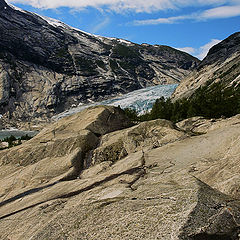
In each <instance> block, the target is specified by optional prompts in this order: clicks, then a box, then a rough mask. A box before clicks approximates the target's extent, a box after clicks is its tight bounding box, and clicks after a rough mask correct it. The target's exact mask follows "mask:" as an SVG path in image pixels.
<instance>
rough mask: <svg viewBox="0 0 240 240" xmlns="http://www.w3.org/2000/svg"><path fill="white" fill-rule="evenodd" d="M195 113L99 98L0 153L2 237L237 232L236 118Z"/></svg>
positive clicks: (191, 237) (193, 239)
mask: <svg viewBox="0 0 240 240" xmlns="http://www.w3.org/2000/svg"><path fill="white" fill-rule="evenodd" d="M200 120H201V123H202V125H204V124H205V123H206V122H204V121H203V120H204V119H200V118H196V119H189V120H188V121H185V123H179V124H178V127H177V126H175V125H173V124H172V123H171V122H169V121H166V120H160V119H159V120H154V121H150V122H146V123H141V124H139V125H136V126H132V127H130V128H126V126H128V125H129V122H128V120H127V119H126V117H125V116H124V115H123V114H122V112H121V111H120V110H119V109H118V108H113V107H103V106H101V107H95V108H90V109H87V110H85V111H84V112H82V113H79V114H76V115H73V116H71V117H67V118H65V119H62V120H60V121H58V122H56V123H55V124H52V125H50V126H48V127H47V128H45V129H44V130H43V131H42V132H41V133H39V135H37V136H36V137H34V138H33V139H31V140H30V141H28V142H25V143H24V144H23V145H21V146H18V147H14V148H12V149H9V150H4V151H2V152H0V164H1V167H0V187H1V188H0V238H1V239H7V238H9V239H19V240H20V239H21V240H22V239H36V240H37V239H38V240H39V239H72V240H75V239H81V240H82V239H89V240H90V239H91V240H92V239H100V240H101V239H114V240H115V239H126V240H128V239H146V240H149V239H162V240H166V239H173V240H175V239H176V240H197V239H200V240H202V239H208V240H212V239H224V240H225V239H228V240H238V239H239V234H240V227H239V226H240V200H239V199H240V195H239V191H238V190H239V186H240V185H239V179H240V178H239V172H240V171H239V170H240V169H239V166H240V165H239V156H240V145H239V144H240V141H239V136H240V128H239V124H240V119H239V116H236V117H233V118H230V119H224V120H220V119H219V120H216V121H215V122H214V121H212V122H207V124H208V128H204V129H205V134H202V135H195V134H194V133H193V132H191V129H189V128H188V129H186V130H187V131H185V130H184V128H185V127H186V126H189V125H190V123H191V122H192V124H193V126H195V127H196V124H195V122H196V123H197V124H199V121H200ZM211 124H212V127H211V126H210V125H211ZM200 125H201V124H199V125H198V126H200ZM195 127H193V128H192V129H193V130H194V129H195ZM122 128H125V129H122ZM181 128H182V129H181ZM121 129H122V130H121ZM43 148H44V150H43ZM30 149H32V152H30ZM120 150H123V151H122V153H121V151H120ZM30 154H32V155H30ZM79 164H80V165H79ZM79 166H80V167H79Z"/></svg>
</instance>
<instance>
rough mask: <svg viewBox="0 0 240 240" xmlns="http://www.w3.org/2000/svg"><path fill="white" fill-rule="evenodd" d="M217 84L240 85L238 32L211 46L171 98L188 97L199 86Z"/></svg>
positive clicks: (239, 38)
mask: <svg viewBox="0 0 240 240" xmlns="http://www.w3.org/2000/svg"><path fill="white" fill-rule="evenodd" d="M217 82H221V83H223V84H224V85H225V86H237V85H239V83H240V32H237V33H234V34H232V35H231V36H230V37H228V38H227V39H225V40H223V41H222V42H220V43H218V44H217V45H215V46H213V47H212V48H211V49H210V50H209V53H208V55H207V56H206V58H204V59H203V61H202V62H201V63H200V64H199V66H198V68H197V69H196V70H195V71H194V72H193V73H192V74H191V75H189V76H188V77H186V78H185V79H184V80H183V81H182V82H181V84H180V85H179V86H178V87H177V89H176V90H175V92H174V94H173V96H172V98H173V99H175V100H176V99H179V98H183V97H190V96H192V95H193V94H194V92H195V91H196V89H198V88H199V87H200V86H204V85H206V84H208V85H209V86H211V84H212V83H217Z"/></svg>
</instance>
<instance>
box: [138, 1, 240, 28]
mask: <svg viewBox="0 0 240 240" xmlns="http://www.w3.org/2000/svg"><path fill="white" fill-rule="evenodd" d="M236 16H240V4H239V5H233V6H221V7H216V8H211V9H208V10H205V11H202V12H195V13H192V14H189V15H180V16H175V17H168V18H157V19H146V20H135V21H134V22H133V24H134V25H157V24H174V23H179V22H181V21H184V20H196V21H205V20H208V19H219V18H230V17H236Z"/></svg>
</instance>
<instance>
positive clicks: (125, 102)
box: [52, 84, 178, 120]
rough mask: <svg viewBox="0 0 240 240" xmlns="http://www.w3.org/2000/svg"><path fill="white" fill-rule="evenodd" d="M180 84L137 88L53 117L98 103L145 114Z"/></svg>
mask: <svg viewBox="0 0 240 240" xmlns="http://www.w3.org/2000/svg"><path fill="white" fill-rule="evenodd" d="M177 86H178V84H169V85H157V86H153V87H147V88H143V89H140V90H136V91H133V92H130V93H127V94H124V95H121V96H118V97H115V98H113V99H109V100H104V101H102V102H95V103H89V104H83V105H81V106H78V107H74V108H71V109H69V110H66V111H64V112H62V113H60V114H58V115H55V116H54V117H52V119H53V120H59V119H61V118H63V117H66V116H69V115H72V114H74V113H77V112H81V111H82V110H84V109H85V108H87V107H91V106H97V105H111V106H116V107H117V106H120V107H121V108H123V109H124V108H132V109H135V110H136V111H137V112H138V113H140V114H143V113H145V112H147V111H149V110H150V109H151V108H152V106H153V103H154V102H155V101H156V99H158V98H160V97H165V98H168V97H170V96H171V94H172V93H173V92H174V90H175V89H176V87H177Z"/></svg>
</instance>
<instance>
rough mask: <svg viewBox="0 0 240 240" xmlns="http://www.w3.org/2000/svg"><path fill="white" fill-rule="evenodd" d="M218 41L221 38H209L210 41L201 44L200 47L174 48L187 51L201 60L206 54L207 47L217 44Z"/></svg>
mask: <svg viewBox="0 0 240 240" xmlns="http://www.w3.org/2000/svg"><path fill="white" fill-rule="evenodd" d="M219 42H221V40H218V39H211V41H210V42H208V43H206V44H205V45H203V46H201V47H200V48H193V47H183V48H176V49H178V50H180V51H183V52H186V53H189V54H191V55H193V56H195V57H197V58H198V59H200V60H202V59H203V58H205V57H206V56H207V54H208V51H209V49H210V48H211V47H213V46H214V45H216V44H218V43H219Z"/></svg>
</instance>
